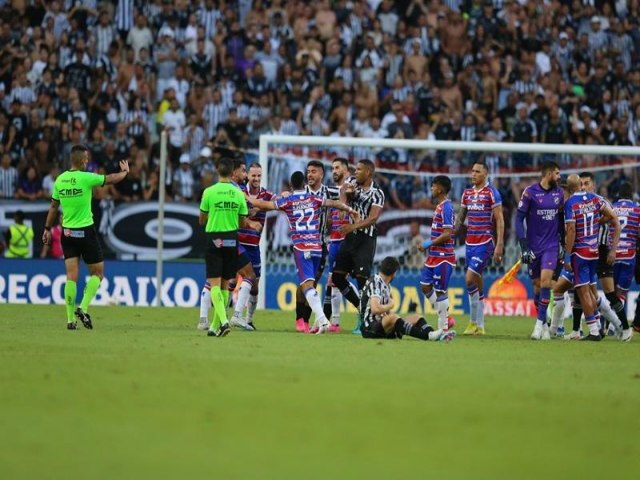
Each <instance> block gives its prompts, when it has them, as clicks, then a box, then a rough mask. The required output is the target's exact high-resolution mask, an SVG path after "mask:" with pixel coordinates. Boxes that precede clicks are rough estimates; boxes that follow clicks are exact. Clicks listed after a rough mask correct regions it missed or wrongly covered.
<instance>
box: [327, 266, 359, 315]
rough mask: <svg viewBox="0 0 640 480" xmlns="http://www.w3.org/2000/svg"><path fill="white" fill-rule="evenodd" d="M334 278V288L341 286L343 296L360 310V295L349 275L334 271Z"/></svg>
mask: <svg viewBox="0 0 640 480" xmlns="http://www.w3.org/2000/svg"><path fill="white" fill-rule="evenodd" d="M331 278H332V280H333V285H334V288H339V289H340V291H341V292H342V296H343V297H344V298H346V299H347V300H349V303H351V305H353V306H354V307H356V309H357V310H360V297H358V294H357V293H356V292H355V291H354V290H353V288H351V284H350V283H349V282H348V281H347V276H346V275H344V274H339V273H333V274H332V277H331Z"/></svg>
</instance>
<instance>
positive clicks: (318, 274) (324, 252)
mask: <svg viewBox="0 0 640 480" xmlns="http://www.w3.org/2000/svg"><path fill="white" fill-rule="evenodd" d="M328 255H329V247H328V246H327V244H326V243H324V242H322V255H320V265H319V266H318V271H317V272H316V276H315V283H316V285H317V284H318V282H319V281H320V279H321V278H322V274H323V273H324V267H325V265H326V264H327V256H328Z"/></svg>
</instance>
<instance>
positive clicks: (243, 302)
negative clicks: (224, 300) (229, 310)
mask: <svg viewBox="0 0 640 480" xmlns="http://www.w3.org/2000/svg"><path fill="white" fill-rule="evenodd" d="M252 288H253V283H252V282H251V281H250V280H242V284H241V285H240V291H239V292H238V301H237V302H236V308H235V310H236V311H235V314H234V315H237V316H239V317H242V313H243V312H244V309H245V308H246V307H247V304H248V303H249V297H250V296H251V289H252Z"/></svg>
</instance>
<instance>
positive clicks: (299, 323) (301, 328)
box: [296, 318, 309, 333]
mask: <svg viewBox="0 0 640 480" xmlns="http://www.w3.org/2000/svg"><path fill="white" fill-rule="evenodd" d="M296 332H301V333H309V324H308V323H307V322H305V321H304V320H303V319H302V318H299V319H298V320H296Z"/></svg>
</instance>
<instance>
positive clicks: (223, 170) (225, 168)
mask: <svg viewBox="0 0 640 480" xmlns="http://www.w3.org/2000/svg"><path fill="white" fill-rule="evenodd" d="M234 167H235V161H234V160H231V159H230V158H229V157H222V158H221V159H220V160H218V163H217V164H216V170H217V171H218V175H220V176H221V177H230V176H231V172H233V170H234Z"/></svg>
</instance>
